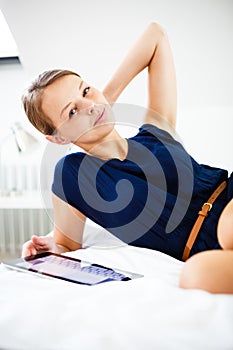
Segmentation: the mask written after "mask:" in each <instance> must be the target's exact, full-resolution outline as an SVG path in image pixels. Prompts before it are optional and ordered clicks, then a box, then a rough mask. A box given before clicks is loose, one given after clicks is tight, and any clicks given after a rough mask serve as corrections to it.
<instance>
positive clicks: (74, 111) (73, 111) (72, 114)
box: [69, 108, 77, 118]
mask: <svg viewBox="0 0 233 350" xmlns="http://www.w3.org/2000/svg"><path fill="white" fill-rule="evenodd" d="M76 113H77V108H72V109H71V111H70V113H69V118H72V117H73V116H74V115H75V114H76Z"/></svg>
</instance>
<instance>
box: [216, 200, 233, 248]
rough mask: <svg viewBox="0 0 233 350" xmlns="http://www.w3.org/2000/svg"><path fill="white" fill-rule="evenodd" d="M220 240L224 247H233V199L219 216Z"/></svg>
mask: <svg viewBox="0 0 233 350" xmlns="http://www.w3.org/2000/svg"><path fill="white" fill-rule="evenodd" d="M218 241H219V244H220V245H221V247H222V248H223V249H233V199H232V200H231V201H230V202H229V203H228V204H227V205H226V207H225V208H224V210H223V212H222V214H221V216H220V218H219V222H218Z"/></svg>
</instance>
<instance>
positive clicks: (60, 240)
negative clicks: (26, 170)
mask: <svg viewBox="0 0 233 350" xmlns="http://www.w3.org/2000/svg"><path fill="white" fill-rule="evenodd" d="M53 208H54V222H55V224H54V241H55V243H56V244H57V245H58V246H60V247H64V250H66V251H69V250H77V249H80V248H82V239H83V229H84V225H85V221H86V217H85V216H84V215H83V214H82V213H81V212H80V211H78V210H77V209H75V208H74V207H72V206H71V205H69V204H67V203H66V202H64V201H63V200H61V199H60V198H58V197H57V196H55V195H54V194H53Z"/></svg>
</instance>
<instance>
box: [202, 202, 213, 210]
mask: <svg viewBox="0 0 233 350" xmlns="http://www.w3.org/2000/svg"><path fill="white" fill-rule="evenodd" d="M205 205H208V206H209V209H208V211H210V210H211V209H212V204H211V203H208V202H206V203H204V204H203V206H202V209H204V206H205Z"/></svg>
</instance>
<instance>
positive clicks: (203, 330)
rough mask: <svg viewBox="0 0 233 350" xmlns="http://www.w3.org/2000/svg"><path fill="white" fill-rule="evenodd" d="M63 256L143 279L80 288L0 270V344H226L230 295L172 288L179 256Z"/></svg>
mask: <svg viewBox="0 0 233 350" xmlns="http://www.w3.org/2000/svg"><path fill="white" fill-rule="evenodd" d="M69 255H71V256H74V257H79V258H84V259H86V260H91V261H93V262H96V263H99V264H104V265H107V266H110V267H118V268H121V269H125V270H129V271H133V272H137V273H141V274H143V275H144V278H140V279H136V280H132V281H128V282H111V283H104V284H100V285H96V286H83V285H77V284H73V283H69V282H64V281H59V280H50V279H44V278H41V277H36V276H31V275H30V274H26V273H22V272H16V271H10V270H7V269H5V268H4V267H3V266H1V268H0V349H20V350H27V349H30V350H32V349H34V350H37V349H40V350H52V349H58V350H62V349H69V350H72V349H80V350H87V349H88V350H121V349H127V350H128V349H130V350H131V349H132V350H137V349H140V350H141V349H143V350H150V349H158V350H162V349H166V350H168V349H172V350H174V349H179V350H180V349H185V350H192V349H193V350H198V349H203V350H208V349H211V350H212V349H219V350H224V349H228V350H230V349H233V296H231V295H213V294H210V293H207V292H204V291H200V290H182V289H180V288H178V278H179V273H180V271H181V268H182V264H183V263H182V262H180V261H177V260H175V259H173V258H171V257H169V256H167V255H165V254H162V253H159V252H156V251H152V250H149V249H143V248H135V247H131V246H126V245H120V246H118V247H115V248H114V247H112V248H110V249H107V248H100V247H99V248H96V247H89V248H86V249H82V250H79V251H76V252H72V253H70V254H69Z"/></svg>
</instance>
